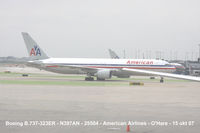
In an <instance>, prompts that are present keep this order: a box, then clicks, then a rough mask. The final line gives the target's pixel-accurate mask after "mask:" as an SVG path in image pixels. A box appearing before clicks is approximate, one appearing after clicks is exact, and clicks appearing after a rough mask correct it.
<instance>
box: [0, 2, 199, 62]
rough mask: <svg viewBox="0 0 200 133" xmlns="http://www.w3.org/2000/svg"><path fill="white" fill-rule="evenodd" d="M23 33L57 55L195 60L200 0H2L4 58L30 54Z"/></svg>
mask: <svg viewBox="0 0 200 133" xmlns="http://www.w3.org/2000/svg"><path fill="white" fill-rule="evenodd" d="M22 31H25V32H28V33H29V34H30V35H31V36H32V37H33V38H34V40H35V41H36V42H37V43H38V44H39V45H40V47H42V49H43V50H44V51H45V52H46V53H47V55H49V56H51V57H88V58H94V57H97V58H101V57H102V58H109V55H108V51H107V49H108V48H111V49H113V50H115V51H116V52H117V53H118V54H119V56H121V57H122V56H123V50H124V49H125V50H126V56H127V57H129V58H135V57H137V58H142V56H143V53H144V56H145V57H148V58H150V56H151V58H155V56H158V55H159V51H160V53H161V54H162V56H163V58H166V59H169V58H181V59H185V58H195V57H197V56H198V49H199V47H198V44H200V1H199V0H0V46H1V47H0V56H16V57H24V56H28V54H27V51H26V47H25V45H24V42H23V39H22V36H21V32H22ZM156 53H157V55H156ZM170 53H171V56H172V57H171V56H170ZM186 55H188V57H185V56H186Z"/></svg>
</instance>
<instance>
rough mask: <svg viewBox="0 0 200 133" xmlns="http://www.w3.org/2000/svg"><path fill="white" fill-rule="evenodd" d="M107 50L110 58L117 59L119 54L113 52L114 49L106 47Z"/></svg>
mask: <svg viewBox="0 0 200 133" xmlns="http://www.w3.org/2000/svg"><path fill="white" fill-rule="evenodd" d="M108 52H109V55H110V58H111V59H119V56H118V55H117V54H116V53H115V51H113V50H111V49H108Z"/></svg>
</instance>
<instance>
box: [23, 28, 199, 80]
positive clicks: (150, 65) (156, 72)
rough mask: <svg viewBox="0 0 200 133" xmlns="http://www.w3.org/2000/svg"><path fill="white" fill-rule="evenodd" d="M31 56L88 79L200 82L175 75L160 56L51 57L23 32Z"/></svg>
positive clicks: (32, 63) (57, 70)
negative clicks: (153, 78)
mask: <svg viewBox="0 0 200 133" xmlns="http://www.w3.org/2000/svg"><path fill="white" fill-rule="evenodd" d="M22 36H23V39H24V42H25V45H26V48H27V51H28V54H29V56H30V59H31V60H30V61H28V62H27V65H28V66H31V67H36V68H39V69H42V70H46V71H50V72H54V73H61V74H86V75H87V76H86V77H85V80H86V81H93V80H94V77H96V78H97V80H100V81H102V80H105V79H110V78H111V77H112V76H117V77H119V78H122V77H127V76H134V75H144V76H160V77H161V79H160V82H163V77H171V78H178V79H186V80H192V81H198V82H200V78H199V77H193V76H185V75H178V74H172V72H174V71H175V70H176V67H175V66H173V65H171V64H169V63H168V62H167V61H164V60H157V59H103V58H102V59H100V58H52V57H49V56H47V54H46V53H45V52H44V51H43V50H42V49H41V48H40V47H39V45H38V44H37V43H36V42H35V41H34V40H33V39H32V38H31V36H30V35H29V34H28V33H26V32H22Z"/></svg>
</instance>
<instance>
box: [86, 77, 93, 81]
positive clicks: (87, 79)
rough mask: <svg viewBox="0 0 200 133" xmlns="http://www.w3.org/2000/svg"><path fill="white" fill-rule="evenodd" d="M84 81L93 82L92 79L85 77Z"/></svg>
mask: <svg viewBox="0 0 200 133" xmlns="http://www.w3.org/2000/svg"><path fill="white" fill-rule="evenodd" d="M85 81H94V78H93V77H85Z"/></svg>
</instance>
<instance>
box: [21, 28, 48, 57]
mask: <svg viewBox="0 0 200 133" xmlns="http://www.w3.org/2000/svg"><path fill="white" fill-rule="evenodd" d="M22 36H23V38H24V42H25V44H26V48H27V51H28V55H29V56H30V58H31V59H32V60H40V59H47V58H49V57H48V56H47V55H46V54H45V53H44V51H43V50H42V49H41V48H40V47H39V45H38V44H37V43H36V42H35V41H34V40H33V39H32V38H31V36H30V35H29V34H28V33H26V32H22Z"/></svg>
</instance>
